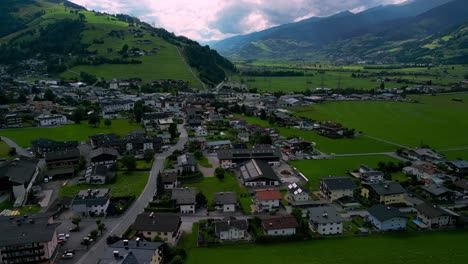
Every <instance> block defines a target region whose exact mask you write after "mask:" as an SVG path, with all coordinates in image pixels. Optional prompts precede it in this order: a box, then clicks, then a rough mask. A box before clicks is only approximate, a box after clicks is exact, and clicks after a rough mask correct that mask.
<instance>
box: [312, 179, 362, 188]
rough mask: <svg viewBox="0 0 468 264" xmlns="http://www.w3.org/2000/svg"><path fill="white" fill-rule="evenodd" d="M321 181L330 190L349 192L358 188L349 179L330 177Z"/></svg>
mask: <svg viewBox="0 0 468 264" xmlns="http://www.w3.org/2000/svg"><path fill="white" fill-rule="evenodd" d="M320 181H321V182H322V183H323V184H325V185H326V186H327V188H328V189H330V190H349V189H356V188H357V185H356V184H355V183H354V182H353V180H352V179H351V178H349V177H329V178H322V179H320Z"/></svg>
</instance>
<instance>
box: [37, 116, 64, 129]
mask: <svg viewBox="0 0 468 264" xmlns="http://www.w3.org/2000/svg"><path fill="white" fill-rule="evenodd" d="M35 120H36V121H37V122H38V123H39V125H40V126H42V127H43V126H60V125H65V124H66V123H67V121H68V120H67V117H66V116H64V115H40V116H38V117H36V118H35Z"/></svg>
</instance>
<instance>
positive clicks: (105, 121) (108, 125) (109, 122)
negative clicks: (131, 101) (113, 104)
mask: <svg viewBox="0 0 468 264" xmlns="http://www.w3.org/2000/svg"><path fill="white" fill-rule="evenodd" d="M104 125H105V126H106V127H110V126H111V125H112V121H111V120H110V119H105V120H104Z"/></svg>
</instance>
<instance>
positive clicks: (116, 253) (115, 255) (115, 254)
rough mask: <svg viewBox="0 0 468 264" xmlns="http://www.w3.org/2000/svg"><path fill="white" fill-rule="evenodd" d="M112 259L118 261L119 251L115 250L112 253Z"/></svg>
mask: <svg viewBox="0 0 468 264" xmlns="http://www.w3.org/2000/svg"><path fill="white" fill-rule="evenodd" d="M114 258H116V259H119V258H120V255H119V251H118V250H115V251H114Z"/></svg>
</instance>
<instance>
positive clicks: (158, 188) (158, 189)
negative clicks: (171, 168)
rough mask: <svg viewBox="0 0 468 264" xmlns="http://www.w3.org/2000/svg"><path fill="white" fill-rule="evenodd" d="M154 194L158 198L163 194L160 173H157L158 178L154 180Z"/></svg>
mask: <svg viewBox="0 0 468 264" xmlns="http://www.w3.org/2000/svg"><path fill="white" fill-rule="evenodd" d="M156 194H157V195H158V196H160V195H162V194H164V184H163V182H162V177H161V173H158V177H157V178H156Z"/></svg>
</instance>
